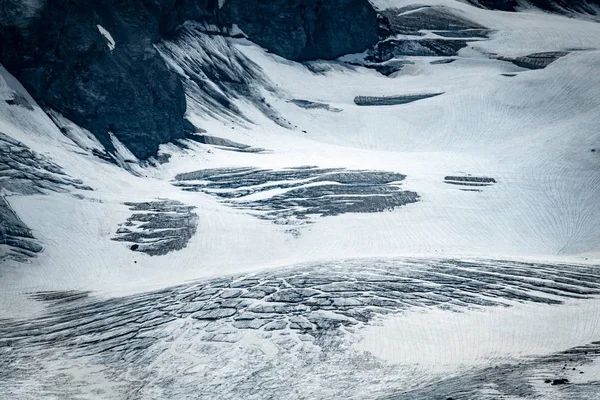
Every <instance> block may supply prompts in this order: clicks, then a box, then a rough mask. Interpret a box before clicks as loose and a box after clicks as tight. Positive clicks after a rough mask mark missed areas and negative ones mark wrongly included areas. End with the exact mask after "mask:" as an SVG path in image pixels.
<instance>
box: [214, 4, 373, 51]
mask: <svg viewBox="0 0 600 400" xmlns="http://www.w3.org/2000/svg"><path fill="white" fill-rule="evenodd" d="M219 16H220V19H221V21H222V22H226V23H235V24H237V25H238V26H239V27H240V28H241V29H242V31H244V33H246V34H247V35H248V37H249V38H250V39H251V40H253V41H254V42H256V43H257V44H259V45H261V46H263V47H265V48H267V49H268V50H270V51H272V52H273V53H275V54H278V55H280V56H282V57H285V58H288V59H292V60H297V61H299V60H314V59H332V58H337V57H339V56H341V55H344V54H349V53H359V52H362V51H364V50H365V49H366V48H367V47H368V46H370V45H373V44H375V43H377V39H378V38H377V28H378V23H377V14H376V12H375V10H374V9H373V7H372V6H371V5H370V4H369V3H368V2H367V1H360V0H273V1H268V2H265V1H247V0H228V1H227V2H225V4H224V6H223V8H222V9H221V10H220V13H219Z"/></svg>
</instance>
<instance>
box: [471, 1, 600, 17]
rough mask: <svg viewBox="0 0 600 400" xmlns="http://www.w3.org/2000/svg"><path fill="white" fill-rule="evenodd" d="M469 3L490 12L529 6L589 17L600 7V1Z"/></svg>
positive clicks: (514, 9) (515, 9) (596, 12)
mask: <svg viewBox="0 0 600 400" xmlns="http://www.w3.org/2000/svg"><path fill="white" fill-rule="evenodd" d="M469 2H470V3H471V4H474V5H477V6H481V7H484V8H489V9H491V10H502V11H517V9H518V8H519V6H524V5H526V4H529V5H532V6H534V7H537V8H541V9H542V10H546V11H552V12H557V13H565V12H578V13H585V14H591V15H597V14H598V7H599V6H600V0H527V1H517V0H469Z"/></svg>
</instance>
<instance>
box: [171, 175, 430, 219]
mask: <svg viewBox="0 0 600 400" xmlns="http://www.w3.org/2000/svg"><path fill="white" fill-rule="evenodd" d="M404 178H406V176H404V175H402V174H398V173H393V172H385V171H361V170H357V171H353V170H346V169H344V168H325V169H323V168H318V167H312V166H308V167H297V168H288V169H282V170H267V169H259V168H223V169H214V170H200V171H195V172H188V173H184V174H179V175H177V176H176V177H175V180H176V182H175V185H176V186H179V187H181V188H182V189H183V190H186V191H198V192H204V193H208V194H211V195H213V196H216V197H218V198H220V199H221V200H222V201H224V202H226V203H227V204H229V205H231V206H233V207H237V208H241V209H244V210H248V211H249V212H251V213H252V214H253V215H256V216H257V217H259V218H264V219H267V220H271V221H273V222H275V223H278V224H292V225H293V224H298V223H300V224H301V223H307V222H310V218H311V217H312V216H321V217H327V216H335V215H340V214H344V213H374V212H383V211H386V210H391V209H393V208H395V207H400V206H403V205H406V204H409V203H414V202H416V201H418V199H419V196H418V195H417V193H415V192H411V191H403V190H400V182H401V181H403V180H404Z"/></svg>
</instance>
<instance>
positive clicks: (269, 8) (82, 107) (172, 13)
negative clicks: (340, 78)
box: [0, 0, 377, 158]
mask: <svg viewBox="0 0 600 400" xmlns="http://www.w3.org/2000/svg"><path fill="white" fill-rule="evenodd" d="M0 4H1V7H0V38H1V40H0V63H2V64H3V65H4V66H5V67H6V68H7V69H8V70H9V71H10V72H11V73H12V74H13V75H15V76H16V77H17V78H18V79H19V80H20V81H21V83H22V84H23V85H24V86H25V88H26V89H27V90H28V91H29V92H30V93H31V94H32V96H33V97H34V98H35V99H36V100H37V101H38V102H39V104H40V105H41V106H42V107H45V108H49V109H53V110H56V111H58V112H60V113H62V114H63V115H64V116H65V117H67V118H68V119H70V120H72V121H73V122H75V123H76V124H78V125H80V126H82V127H84V128H86V129H88V130H89V131H91V132H92V133H93V134H94V135H95V136H96V137H97V138H98V139H99V140H100V142H101V143H102V144H103V145H104V146H105V147H106V148H107V149H108V150H109V151H110V150H112V147H113V143H112V141H111V139H110V134H109V133H112V134H114V136H115V137H116V138H117V139H119V140H120V141H121V142H123V143H124V144H125V145H126V146H127V147H128V148H129V149H130V150H131V152H132V153H133V154H134V155H135V156H137V157H138V158H147V157H149V156H151V155H153V154H155V153H156V151H157V149H158V145H159V144H161V143H165V142H168V141H171V140H174V139H180V138H183V137H184V119H183V116H184V114H185V112H186V102H185V95H184V88H183V85H182V83H181V81H180V78H179V77H178V76H177V74H176V73H175V72H174V71H173V70H171V69H169V68H168V66H167V64H166V63H165V61H164V60H163V58H162V57H161V56H160V54H159V52H158V51H157V50H156V48H155V44H156V43H158V42H159V41H160V40H161V39H162V38H165V37H169V36H170V35H171V34H173V33H174V32H175V31H176V29H177V27H179V26H180V25H181V24H182V23H183V22H184V21H186V20H195V21H202V22H205V23H208V24H213V25H218V26H226V25H231V24H237V25H238V26H239V27H241V29H242V30H244V32H245V33H246V34H247V35H248V37H249V38H250V39H251V40H254V41H256V42H257V43H258V44H260V45H261V46H263V47H265V48H267V49H268V50H270V51H272V52H273V53H275V54H278V55H281V56H283V57H287V58H290V59H293V60H306V59H312V58H324V59H328V58H335V57H338V56H340V55H342V54H344V53H350V52H359V51H362V50H364V49H365V48H366V47H367V46H369V45H371V44H374V43H375V42H376V41H377V17H376V14H375V11H374V10H373V8H372V7H371V5H370V4H369V3H368V1H367V0H343V1H333V0H294V1H287V0H277V1H270V2H263V1H259V0H250V1H248V0H229V1H227V2H223V1H218V0H178V1H175V0H130V1H124V0H82V1H77V2H74V1H69V0H31V1H27V2H23V1H21V0H2V1H1V3H0Z"/></svg>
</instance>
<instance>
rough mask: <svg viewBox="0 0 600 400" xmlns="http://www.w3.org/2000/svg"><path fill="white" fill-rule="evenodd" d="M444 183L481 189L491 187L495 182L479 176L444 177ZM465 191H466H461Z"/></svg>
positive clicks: (492, 179)
mask: <svg viewBox="0 0 600 400" xmlns="http://www.w3.org/2000/svg"><path fill="white" fill-rule="evenodd" d="M444 183H447V184H450V185H458V186H475V187H482V186H490V185H493V184H494V183H496V180H495V179H494V178H488V177H480V176H470V175H467V176H446V177H445V178H444ZM462 190H465V191H466V189H462Z"/></svg>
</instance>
